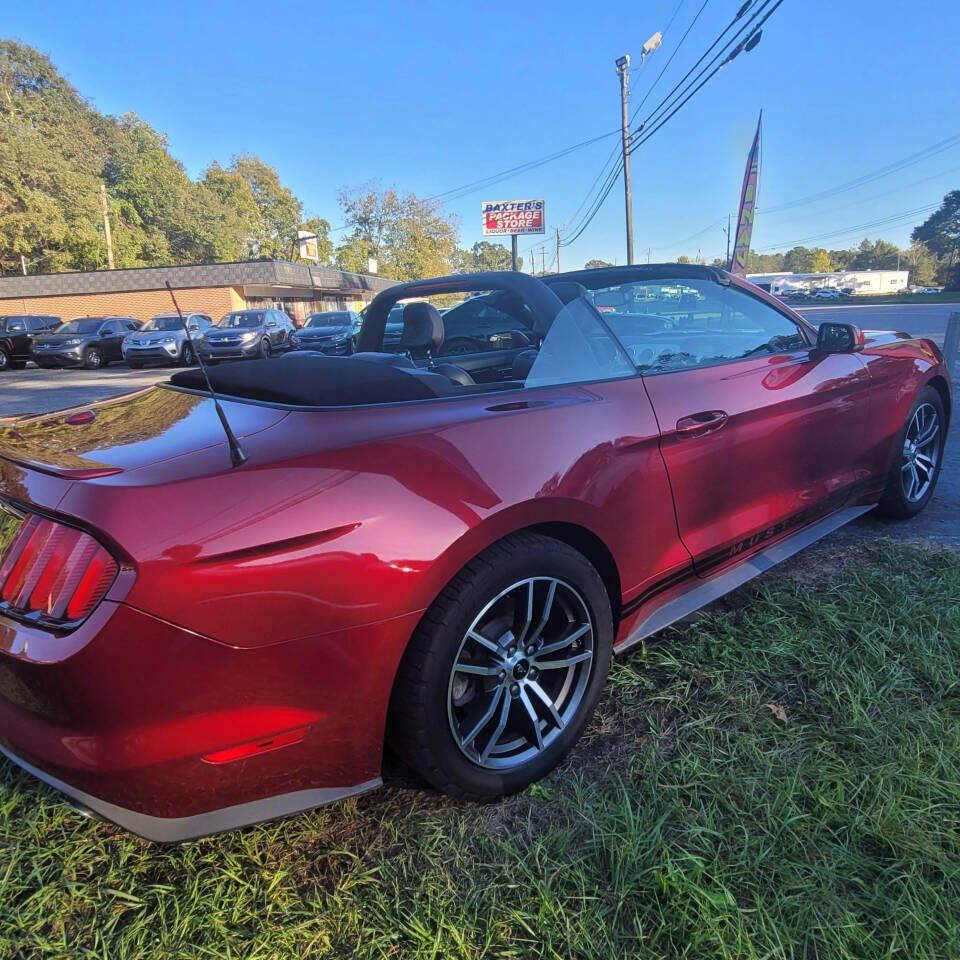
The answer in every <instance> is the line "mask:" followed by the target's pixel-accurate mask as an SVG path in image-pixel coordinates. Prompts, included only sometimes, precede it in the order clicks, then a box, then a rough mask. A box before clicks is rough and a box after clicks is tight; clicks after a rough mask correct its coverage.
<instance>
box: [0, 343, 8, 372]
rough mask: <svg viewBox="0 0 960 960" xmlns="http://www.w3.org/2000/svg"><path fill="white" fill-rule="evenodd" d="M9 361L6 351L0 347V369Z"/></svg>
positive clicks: (4, 367)
mask: <svg viewBox="0 0 960 960" xmlns="http://www.w3.org/2000/svg"><path fill="white" fill-rule="evenodd" d="M9 363H10V358H9V357H8V356H7V351H6V350H4V349H3V348H2V347H0V370H6V369H7V366H8V365H9Z"/></svg>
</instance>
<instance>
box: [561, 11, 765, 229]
mask: <svg viewBox="0 0 960 960" xmlns="http://www.w3.org/2000/svg"><path fill="white" fill-rule="evenodd" d="M771 3H773V6H772V7H770V9H769V10H768V11H767V12H766V13H765V14H764V10H765V9H766V8H767V7H768V6H769V5H770V4H771ZM782 3H783V0H776V2H774V0H763V3H762V4H761V5H760V6H759V7H758V8H757V9H756V10H755V11H754V12H753V14H751V16H750V17H749V19H748V20H747V21H746V22H745V23H744V24H743V26H742V27H741V28H740V30H738V31H737V32H736V33H735V34H734V35H733V36H732V37H730V38H729V39H728V40H727V42H726V43H725V44H724V45H723V46H722V47H721V49H720V51H719V52H718V53H717V54H715V55H714V57H713V58H712V59H711V60H710V61H709V62H708V63H707V65H706V66H705V67H704V68H703V69H702V70H701V71H700V73H698V74H697V75H696V77H694V79H693V80H691V82H690V83H689V84H688V85H687V86H686V87H685V88H684V89H683V90H682V91H681V92H680V94H679V95H678V96H677V97H676V98H674V99H673V100H672V102H671V97H673V95H674V93H675V92H676V91H677V89H678V88H680V87H681V86H683V83H684V81H685V80H686V79H687V77H689V76H690V75H691V74H692V73H693V72H694V71H695V70H696V68H697V66H699V64H701V63H702V62H703V60H704V59H705V58H706V57H707V55H708V54H709V53H710V51H711V50H713V49H714V48H715V47H716V46H717V44H718V43H719V42H720V41H721V40H722V39H723V37H724V35H725V34H726V33H727V32H728V31H729V30H730V28H731V27H732V26H734V25H735V24H736V23H737V21H738V20H739V19H740V18H741V17H742V16H743V14H744V13H745V12H746V10H747V8H748V6H749V4H744V5H743V6H741V7H740V9H739V10H738V11H737V14H736V16H735V17H734V18H733V20H731V21H730V23H729V24H728V25H727V26H726V27H724V28H723V30H722V31H721V32H720V34H719V35H718V36H717V38H716V39H715V40H714V41H713V43H711V44H710V46H709V47H708V48H707V50H706V52H705V53H704V54H702V55H701V57H700V59H699V60H697V62H696V63H695V64H694V65H693V67H691V68H690V70H688V71H687V73H686V74H685V75H684V77H683V78H682V79H681V80H680V82H679V83H677V84H676V85H675V86H674V88H673V89H672V90H671V91H670V93H668V94H667V95H666V97H664V98H663V99H662V100H661V101H660V103H659V104H658V105H657V106H656V107H655V108H654V109H653V111H651V113H650V115H649V116H648V117H647V118H646V120H644V121H643V123H641V124H640V126H639V127H638V128H637V130H636V131H634V135H637V134H639V133H640V131H642V130H643V129H644V127H645V125H646V124H647V123H649V122H650V120H651V118H654V117H656V120H655V122H654V126H653V127H652V128H651V129H650V130H648V131H646V132H645V133H644V135H643V136H642V137H641V138H640V139H639V140H636V141H634V142H633V143H632V144H631V147H630V152H631V153H632V152H633V151H634V150H635V149H636V148H637V147H639V146H640V144H642V143H645V142H646V141H647V140H649V139H650V137H652V136H653V135H654V134H655V133H656V132H657V131H658V130H660V129H661V128H662V127H663V126H664V125H665V124H666V123H667V122H668V121H669V120H670V118H671V117H673V116H674V115H675V114H676V113H677V112H678V111H679V110H681V109H682V108H683V107H684V105H685V104H687V103H688V102H689V101H690V100H691V99H692V98H693V97H694V96H695V95H696V94H697V93H698V92H699V91H700V90H701V89H702V88H703V87H704V85H705V84H706V83H707V82H708V81H709V80H710V79H711V78H712V77H713V76H715V75H716V74H717V73H718V72H719V71H720V70H721V69H722V68H723V67H724V66H725V65H726V64H727V63H729V62H730V61H731V60H733V59H734V57H736V56H737V55H738V54H739V53H740V52H741V51H743V50H745V49H748V44H749V43H750V41H751V40H752V39H753V38H754V37H756V36H758V31H759V30H760V29H761V28H762V27H763V24H764V23H766V21H767V20H768V19H769V18H770V17H771V16H772V15H773V13H774V12H775V11H776V10H777V8H778V7H779V6H780V5H781V4H782ZM761 14H763V16H762V19H760V20H759V23H755V21H756V20H757V19H758V18H759V17H761ZM747 31H749V33H748V35H747V37H746V39H744V40H741V41H740V42H739V43H738V44H736V46H735V47H734V44H735V43H736V41H737V39H738V38H739V37H741V36H743V34H744V33H746V32H747ZM731 48H733V49H732V52H730V53H728V54H727V56H726V57H725V58H724V59H723V60H722V61H721V63H720V64H719V65H718V66H717V67H715V68H714V69H713V70H712V71H711V72H709V73H707V71H710V70H711V67H712V66H713V64H714V63H716V61H717V60H718V59H719V58H720V57H721V56H723V54H724V53H726V52H727V51H728V50H731ZM705 73H706V74H707V75H706V76H705V77H704V74H705ZM701 77H703V79H702V80H701V79H700V78H701ZM698 80H699V81H700V82H699V84H697V86H696V87H694V84H695V83H697V81H698ZM691 88H692V89H691ZM671 107H672V109H670V108H671ZM664 109H670V112H669V113H667V114H665V115H662V116H659V117H657V114H658V113H659V112H660V111H661V110H664ZM620 168H622V161H621V164H620V166H618V168H616V174H615V175H614V176H613V177H612V178H610V179H608V180H607V181H606V184H605V186H604V188H603V191H602V192H601V193H600V194H599V195H598V200H597V201H595V202H594V204H593V205H592V206H591V208H590V211H589V212H588V215H587V216H586V217H585V218H584V220H583V222H582V223H581V224H580V225H579V226H578V227H577V229H576V231H575V232H574V233H573V235H572V236H570V237H568V238H567V239H566V240H564V241H561V245H562V246H569V245H570V244H572V243H573V242H574V241H575V240H577V239H578V238H579V237H580V236H581V235H582V234H583V232H584V230H586V228H587V227H588V226H589V225H590V222H591V221H592V220H593V218H594V217H595V216H596V215H597V213H598V212H599V210H600V208H601V207H602V206H603V203H604V201H605V200H606V198H607V197H608V196H609V194H610V191H611V190H612V189H613V183H614V182H616V176H618V175H619V170H620Z"/></svg>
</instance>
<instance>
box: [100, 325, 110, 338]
mask: <svg viewBox="0 0 960 960" xmlns="http://www.w3.org/2000/svg"><path fill="white" fill-rule="evenodd" d="M97 336H98V337H109V336H110V328H109V327H101V328H100V329H99V330H98V331H97Z"/></svg>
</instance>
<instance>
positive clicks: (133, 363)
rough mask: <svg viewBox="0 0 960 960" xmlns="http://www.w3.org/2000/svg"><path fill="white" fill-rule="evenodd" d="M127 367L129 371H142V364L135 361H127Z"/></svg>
mask: <svg viewBox="0 0 960 960" xmlns="http://www.w3.org/2000/svg"><path fill="white" fill-rule="evenodd" d="M127 366H128V367H129V368H130V369H131V370H142V369H143V364H142V363H137V362H136V361H135V360H128V361H127Z"/></svg>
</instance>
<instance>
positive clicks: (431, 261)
mask: <svg viewBox="0 0 960 960" xmlns="http://www.w3.org/2000/svg"><path fill="white" fill-rule="evenodd" d="M338 199H339V202H340V206H341V207H342V208H343V212H344V217H345V219H346V222H347V224H348V225H349V226H351V227H352V228H353V231H352V233H351V234H350V235H349V236H348V237H347V238H346V240H344V242H343V243H342V244H341V245H340V246H339V247H338V248H337V254H336V260H337V265H338V266H339V267H340V268H341V269H345V270H364V271H365V270H366V261H367V259H368V258H370V257H373V258H375V259H376V260H377V261H378V264H379V271H378V272H379V273H381V274H384V275H385V276H390V277H394V278H396V279H398V280H416V279H419V278H421V277H430V276H444V275H446V274H448V273H450V271H451V269H452V267H453V266H454V265H455V264H457V262H458V248H457V240H458V234H459V222H458V221H457V219H456V218H453V217H447V216H445V215H444V214H443V212H442V207H441V205H440V204H439V203H437V202H436V201H434V200H426V199H421V198H420V197H417V196H416V195H415V194H413V193H405V194H403V195H402V196H401V195H400V194H398V193H397V190H396V188H395V187H389V188H387V189H382V188H381V187H380V186H379V184H377V183H367V184H363V185H362V186H360V187H358V188H356V189H354V190H353V191H348V190H346V189H343V190H341V191H340V194H339V197H338Z"/></svg>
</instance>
